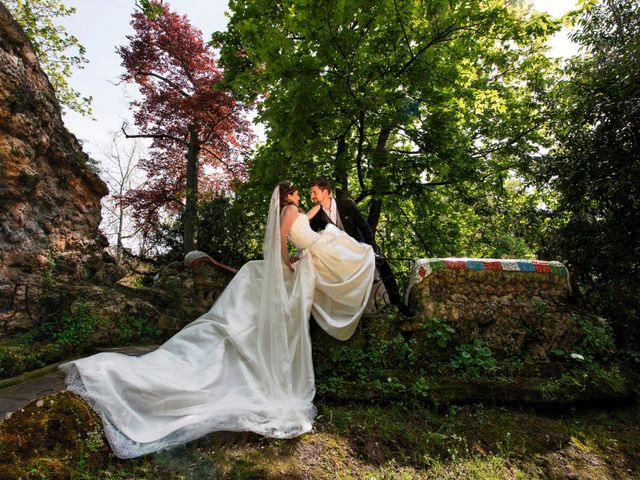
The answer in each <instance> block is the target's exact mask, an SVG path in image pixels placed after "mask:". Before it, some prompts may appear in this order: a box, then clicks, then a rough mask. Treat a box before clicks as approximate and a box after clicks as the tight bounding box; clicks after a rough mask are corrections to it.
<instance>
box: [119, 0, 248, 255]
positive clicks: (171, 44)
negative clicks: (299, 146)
mask: <svg viewBox="0 0 640 480" xmlns="http://www.w3.org/2000/svg"><path fill="white" fill-rule="evenodd" d="M148 3H149V4H151V5H152V6H154V7H155V8H156V9H157V10H158V12H157V13H158V14H157V15H152V16H147V15H145V13H143V12H135V13H134V14H133V15H132V18H133V20H132V26H133V29H134V32H135V33H134V35H132V36H130V37H127V38H128V40H129V45H128V46H124V47H119V48H118V53H119V54H120V56H121V57H122V65H123V67H124V68H125V70H126V73H124V74H123V75H122V77H121V78H122V80H123V81H125V82H132V83H135V84H137V86H138V87H139V88H140V93H141V95H142V99H141V100H136V101H133V102H132V103H131V105H132V107H133V109H134V121H135V124H136V125H137V126H138V128H139V129H140V133H137V134H132V133H130V132H128V131H127V128H128V127H127V126H126V125H124V126H123V128H122V130H123V132H124V133H125V135H126V136H127V137H128V138H150V139H152V144H151V149H150V152H149V156H148V158H145V159H143V160H142V161H141V163H140V166H141V168H142V169H143V170H144V171H145V172H146V174H147V178H148V182H147V184H146V186H145V188H144V189H136V190H131V191H130V192H128V193H127V195H126V198H125V204H127V205H132V206H133V207H134V209H135V210H136V212H137V221H138V222H139V223H140V224H142V223H150V224H153V223H158V222H159V220H160V218H161V217H162V214H163V212H170V213H176V212H179V211H182V215H183V219H182V220H183V225H184V248H185V250H186V251H189V250H192V249H194V248H195V247H196V223H197V222H196V220H197V211H196V207H197V201H198V190H199V189H201V190H202V191H204V192H216V191H222V190H229V189H232V188H233V182H234V181H236V180H238V179H242V178H243V177H244V176H245V174H246V169H245V164H244V162H243V160H242V156H241V155H242V154H243V152H245V150H246V149H247V148H248V147H249V146H250V144H251V142H252V141H253V134H252V131H251V129H250V126H249V123H248V121H247V120H246V118H245V116H244V114H245V112H246V107H245V106H244V105H242V104H240V103H238V102H236V101H235V100H234V99H233V98H232V97H231V95H230V94H228V93H225V92H223V91H220V90H218V89H216V85H217V84H218V82H219V81H220V79H221V78H222V71H221V70H220V69H219V68H218V67H217V65H216V59H215V56H214V52H213V50H212V49H211V47H209V46H208V45H207V44H205V43H204V41H203V40H202V34H201V32H200V31H199V30H197V29H195V28H194V27H193V26H192V25H191V24H190V23H189V21H188V19H187V18H186V17H185V16H180V15H178V14H176V13H174V12H172V11H171V10H170V9H169V7H168V6H167V5H163V4H161V3H157V2H148ZM160 11H161V14H160V13H159V12H160ZM183 201H184V204H183Z"/></svg>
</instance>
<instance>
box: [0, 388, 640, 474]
mask: <svg viewBox="0 0 640 480" xmlns="http://www.w3.org/2000/svg"><path fill="white" fill-rule="evenodd" d="M65 395H70V394H65ZM317 406H318V409H319V416H318V418H317V420H316V422H315V426H314V430H313V432H311V433H309V434H306V435H304V436H302V437H300V438H297V439H293V440H275V439H268V438H264V437H260V436H258V435H254V434H249V433H214V434H211V435H209V436H207V437H205V438H203V439H201V440H198V441H196V442H192V443H190V444H188V445H186V446H182V447H178V448H175V449H172V450H169V451H163V452H158V453H155V454H152V455H148V456H146V457H142V458H139V459H134V460H119V459H116V458H114V457H113V456H112V455H110V454H109V452H108V449H107V447H106V446H105V447H102V446H101V444H100V442H99V441H97V439H96V437H95V435H94V436H93V437H92V436H91V435H84V434H82V435H81V434H80V433H76V435H81V437H82V438H85V441H84V443H86V445H85V446H84V447H80V450H82V451H84V452H85V454H84V455H85V456H86V458H87V459H88V460H87V461H86V462H84V463H83V462H82V461H78V460H77V459H78V458H80V459H82V458H83V455H78V454H77V451H76V452H74V453H73V454H71V453H69V451H64V452H63V451H62V450H61V451H60V452H58V453H56V452H55V451H47V452H46V453H45V452H43V454H42V457H41V458H38V457H35V458H30V459H29V465H30V469H31V470H30V471H31V473H30V474H29V476H28V477H25V478H49V477H47V476H46V474H45V477H42V475H41V474H43V473H45V472H53V471H54V470H53V467H52V466H57V467H56V468H57V470H58V471H60V472H67V473H66V474H65V475H63V476H56V477H55V478H60V479H62V478H70V479H82V480H86V479H95V478H100V479H112V480H116V479H117V480H125V479H132V478H135V479H157V480H160V479H163V480H165V479H175V480H178V479H235V480H240V479H307V478H309V479H344V480H347V479H377V480H381V479H483V480H484V479H564V478H577V479H583V478H584V479H595V480H597V479H603V480H604V479H610V478H616V479H631V480H634V479H640V403H635V404H632V405H625V406H620V405H619V406H616V407H613V406H610V407H608V408H596V407H586V406H582V407H574V408H569V407H567V408H565V409H563V410H556V411H553V412H539V411H534V410H531V409H526V408H519V407H506V406H497V405H489V404H472V405H462V406H456V405H452V406H449V407H447V408H446V410H443V409H436V408H435V407H429V406H425V405H420V404H417V403H414V402H398V403H389V404H371V403H347V404H338V403H323V402H319V403H318V405H317ZM25 410H28V408H27V409H25ZM69 411H70V412H71V411H72V410H69ZM69 418H74V417H73V415H70V416H69ZM96 421H97V419H96ZM98 423H99V422H98ZM92 425H93V426H92V427H91V428H92V429H94V428H95V424H92ZM1 431H2V429H1V428H0V433H1ZM34 432H35V430H34ZM78 438H80V437H78ZM1 439H2V437H1V436H0V449H1V448H2V445H1V443H2V442H1ZM90 441H91V442H92V443H91V444H89V443H90ZM100 448H102V449H103V450H100ZM36 450H37V449H36ZM30 451H31V450H30ZM101 452H102V453H101ZM65 458H75V459H76V460H75V461H74V463H73V464H70V465H69V464H65V462H66V460H65ZM89 460H90V461H89ZM0 471H2V470H1V469H0ZM39 475H40V476H39ZM51 478H54V477H51Z"/></svg>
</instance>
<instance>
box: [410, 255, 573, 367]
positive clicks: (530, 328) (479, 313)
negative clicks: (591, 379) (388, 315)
mask: <svg viewBox="0 0 640 480" xmlns="http://www.w3.org/2000/svg"><path fill="white" fill-rule="evenodd" d="M567 278H568V272H567V270H566V268H565V267H564V266H563V265H562V264H561V263H558V262H542V261H528V260H493V259H429V260H421V261H418V262H417V263H416V267H415V269H414V272H413V281H412V286H411V288H410V292H409V302H410V304H411V305H413V306H414V307H416V308H417V310H418V311H419V314H418V315H417V317H416V319H415V322H412V323H413V324H414V325H419V324H422V323H423V322H424V321H425V320H426V319H429V318H432V317H437V318H438V319H440V320H443V321H445V322H446V323H448V324H450V325H451V326H453V327H454V328H455V334H454V335H455V341H456V342H457V343H460V344H468V343H471V342H473V341H474V339H482V340H483V341H484V342H485V343H486V344H487V346H489V348H491V350H492V352H493V354H494V356H496V357H497V358H505V357H510V356H513V355H518V356H522V358H523V359H524V360H525V361H530V362H546V361H548V359H549V356H550V355H551V351H552V350H554V349H561V350H570V349H571V347H572V346H573V344H574V343H575V342H576V340H577V339H578V337H579V336H580V328H579V325H578V317H579V316H578V315H577V314H576V309H575V306H574V305H573V304H572V303H571V302H570V297H569V294H570V290H569V287H568V282H567ZM407 328H408V329H411V325H409V326H408V327H407Z"/></svg>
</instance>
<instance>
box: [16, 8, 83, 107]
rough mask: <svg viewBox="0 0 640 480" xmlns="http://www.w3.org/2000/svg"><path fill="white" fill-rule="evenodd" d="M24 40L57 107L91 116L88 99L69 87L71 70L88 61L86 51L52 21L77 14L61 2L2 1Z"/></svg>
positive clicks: (75, 39)
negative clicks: (48, 85)
mask: <svg viewBox="0 0 640 480" xmlns="http://www.w3.org/2000/svg"><path fill="white" fill-rule="evenodd" d="M4 4H5V5H6V6H7V8H8V9H9V10H10V11H11V14H12V15H13V16H14V17H15V19H16V20H17V21H18V23H19V24H20V25H22V28H24V31H25V34H26V35H27V38H29V40H31V44H32V45H33V49H34V50H35V52H36V57H37V59H38V62H39V63H40V66H41V67H42V69H43V70H44V72H45V73H46V74H47V76H48V77H49V80H50V81H51V85H53V89H54V90H55V92H56V96H57V97H58V100H59V101H60V103H61V104H62V105H63V106H65V107H67V108H69V109H70V110H73V111H75V112H78V113H81V114H83V115H87V116H91V113H92V112H91V97H84V96H82V94H80V92H78V91H76V90H74V89H73V88H72V87H71V85H69V82H68V78H69V77H71V75H72V73H73V70H74V68H79V69H82V68H84V64H86V63H88V62H89V60H87V58H86V57H85V48H84V47H83V46H82V44H81V43H80V42H79V41H78V39H77V38H76V37H74V36H73V35H69V33H67V30H66V29H65V28H64V27H63V26H61V25H56V23H55V19H57V18H60V17H68V16H69V15H73V14H74V13H75V12H76V9H75V8H74V7H66V6H65V5H64V3H63V2H62V1H61V0H4Z"/></svg>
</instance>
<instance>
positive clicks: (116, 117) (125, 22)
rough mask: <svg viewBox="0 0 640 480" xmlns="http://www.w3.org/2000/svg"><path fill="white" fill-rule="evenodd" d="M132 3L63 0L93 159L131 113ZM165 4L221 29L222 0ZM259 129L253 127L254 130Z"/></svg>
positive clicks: (77, 120)
mask: <svg viewBox="0 0 640 480" xmlns="http://www.w3.org/2000/svg"><path fill="white" fill-rule="evenodd" d="M134 3H135V2H134V0H109V2H104V0H66V1H65V4H66V5H68V6H73V7H75V8H76V9H77V12H76V14H75V15H73V16H70V17H67V18H64V19H62V20H61V23H62V24H63V25H64V26H65V27H66V29H67V31H68V32H69V33H70V34H72V35H75V36H76V37H77V38H78V40H79V41H80V43H81V44H82V45H84V46H85V48H86V56H87V58H88V59H89V63H88V64H87V65H86V66H85V68H84V69H83V70H77V71H76V72H75V74H74V75H73V77H72V78H71V79H70V83H71V85H72V86H73V87H74V88H75V89H76V90H78V91H79V92H80V93H81V94H82V95H83V96H87V95H91V96H92V97H93V102H92V108H93V112H94V113H93V116H94V120H92V119H90V118H87V117H83V116H82V115H79V114H77V113H75V112H67V113H66V114H65V116H64V121H65V124H66V126H67V128H68V129H69V130H71V132H73V133H74V134H75V135H76V136H77V137H78V139H80V141H82V143H83V145H84V149H85V151H86V152H87V153H88V154H89V155H90V156H91V157H92V158H94V159H95V160H97V161H101V160H102V157H103V151H104V150H105V145H106V143H107V142H108V136H109V132H110V131H118V130H119V129H120V126H121V125H122V123H123V121H125V120H129V119H131V114H130V112H129V101H130V100H131V99H132V98H133V96H134V95H135V93H136V90H135V88H134V87H132V86H131V85H124V84H121V85H117V83H118V77H119V76H120V75H121V74H122V72H123V69H122V67H121V66H120V57H119V55H118V54H117V53H116V52H115V48H116V46H121V45H126V44H127V43H128V42H127V39H126V36H127V35H129V34H131V33H132V29H131V26H130V25H129V22H130V17H131V13H132V12H133V9H134ZM169 4H170V5H171V7H172V9H173V10H174V11H177V12H179V13H181V14H185V15H187V17H188V18H189V20H190V21H191V23H192V25H194V26H196V27H197V28H199V29H200V30H201V31H202V32H203V35H204V39H205V41H206V40H208V39H209V38H210V35H211V33H213V32H215V31H219V30H224V29H225V26H226V23H227V17H226V16H225V11H226V9H227V5H228V4H227V1H226V0H169ZM106 5H108V7H106ZM574 5H575V0H534V8H535V9H536V10H539V11H546V12H548V13H550V14H551V15H555V16H561V15H562V14H564V13H565V12H567V11H569V10H570V9H571V8H574ZM550 45H551V47H552V54H554V55H556V56H570V55H572V54H573V53H575V51H576V49H575V46H574V45H573V44H572V43H571V42H570V41H569V40H568V39H567V37H566V32H563V33H561V34H558V35H556V36H555V37H554V38H553V39H552V40H551V42H550ZM260 130H261V129H260V128H258V129H257V133H258V135H260Z"/></svg>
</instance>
